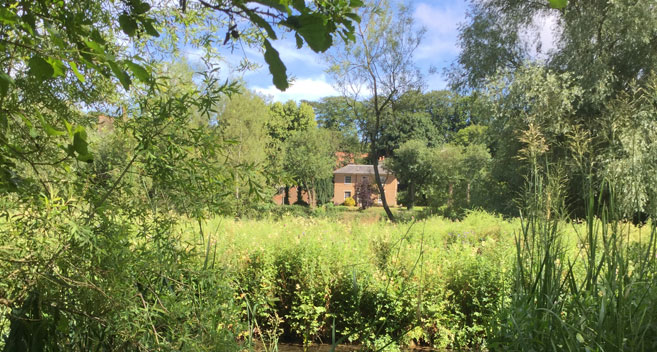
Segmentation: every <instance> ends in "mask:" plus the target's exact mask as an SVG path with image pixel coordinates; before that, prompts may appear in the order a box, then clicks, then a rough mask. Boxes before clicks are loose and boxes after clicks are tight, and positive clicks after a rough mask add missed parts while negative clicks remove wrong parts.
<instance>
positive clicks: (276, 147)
mask: <svg viewBox="0 0 657 352" xmlns="http://www.w3.org/2000/svg"><path fill="white" fill-rule="evenodd" d="M316 126H317V122H316V121H315V113H314V112H313V109H312V107H311V106H310V105H308V104H306V103H303V102H302V103H301V104H299V105H297V104H296V103H295V102H294V101H292V100H290V101H288V102H286V103H285V104H282V103H279V102H276V103H274V104H272V105H271V106H270V107H269V120H268V121H267V129H268V131H269V136H270V137H271V139H270V141H271V143H270V144H269V146H268V147H267V151H268V153H269V169H270V170H271V171H272V174H273V175H274V176H275V177H276V178H277V180H276V181H277V182H280V183H284V184H285V196H284V198H283V202H284V203H285V204H289V199H290V182H289V178H288V177H286V176H288V175H287V174H286V170H287V169H288V168H287V165H286V164H285V163H286V162H287V157H286V155H285V153H286V150H287V145H286V143H287V141H288V140H289V139H290V138H291V137H292V136H293V135H295V134H296V133H297V132H300V131H308V130H310V129H315V128H316ZM280 183H279V184H280Z"/></svg>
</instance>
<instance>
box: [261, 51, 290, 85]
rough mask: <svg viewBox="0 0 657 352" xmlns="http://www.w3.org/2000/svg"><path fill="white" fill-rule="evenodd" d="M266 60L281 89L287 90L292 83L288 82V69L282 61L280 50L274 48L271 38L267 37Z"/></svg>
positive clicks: (275, 82) (276, 83)
mask: <svg viewBox="0 0 657 352" xmlns="http://www.w3.org/2000/svg"><path fill="white" fill-rule="evenodd" d="M264 44H265V62H267V65H269V72H271V74H272V76H273V82H274V85H275V86H276V88H278V89H279V90H286V89H287V88H288V87H289V86H290V84H289V83H288V82H287V73H286V71H287V69H286V68H285V65H284V64H283V61H281V58H280V56H279V55H278V51H277V50H276V49H274V47H273V46H272V45H271V43H270V42H269V40H267V39H265V43H264Z"/></svg>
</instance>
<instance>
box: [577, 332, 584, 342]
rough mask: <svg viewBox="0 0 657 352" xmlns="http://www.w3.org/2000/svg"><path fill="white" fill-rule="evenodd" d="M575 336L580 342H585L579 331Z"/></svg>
mask: <svg viewBox="0 0 657 352" xmlns="http://www.w3.org/2000/svg"><path fill="white" fill-rule="evenodd" d="M575 338H576V339H577V341H579V343H584V337H583V336H582V334H580V333H577V335H575Z"/></svg>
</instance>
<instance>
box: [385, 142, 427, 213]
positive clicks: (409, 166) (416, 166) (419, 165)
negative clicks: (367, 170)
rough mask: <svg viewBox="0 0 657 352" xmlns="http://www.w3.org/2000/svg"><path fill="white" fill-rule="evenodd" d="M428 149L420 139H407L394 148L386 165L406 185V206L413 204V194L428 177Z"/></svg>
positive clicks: (411, 207)
mask: <svg viewBox="0 0 657 352" xmlns="http://www.w3.org/2000/svg"><path fill="white" fill-rule="evenodd" d="M428 153H429V150H428V149H427V146H426V144H425V142H424V141H422V140H409V141H407V142H405V143H404V144H402V145H401V146H400V147H399V148H397V149H395V152H394V155H393V157H392V158H390V159H388V160H389V164H388V165H387V166H388V167H389V168H390V170H392V171H393V172H394V174H395V176H397V178H398V179H399V182H400V183H402V184H404V185H406V187H407V190H406V192H407V200H406V202H405V203H406V204H405V205H406V207H407V208H408V209H409V210H411V209H413V206H414V205H415V194H416V192H417V191H418V189H420V188H421V187H422V186H423V185H425V184H426V183H427V181H428V180H429V179H430V175H431V168H430V165H429V162H428V160H427V157H428Z"/></svg>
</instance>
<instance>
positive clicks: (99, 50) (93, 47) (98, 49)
mask: <svg viewBox="0 0 657 352" xmlns="http://www.w3.org/2000/svg"><path fill="white" fill-rule="evenodd" d="M84 44H85V45H86V46H87V47H88V48H89V49H91V50H93V51H95V52H96V54H99V55H105V49H104V48H103V46H102V45H101V44H98V43H97V42H95V41H93V40H85V41H84Z"/></svg>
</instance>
